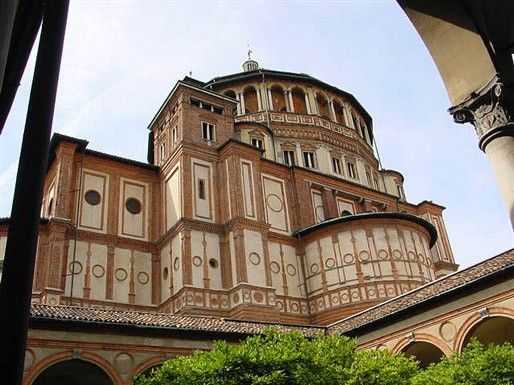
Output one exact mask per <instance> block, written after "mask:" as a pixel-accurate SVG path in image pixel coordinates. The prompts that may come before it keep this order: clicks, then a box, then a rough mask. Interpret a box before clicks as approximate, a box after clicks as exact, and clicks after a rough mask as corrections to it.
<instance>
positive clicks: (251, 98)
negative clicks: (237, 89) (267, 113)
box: [243, 87, 259, 114]
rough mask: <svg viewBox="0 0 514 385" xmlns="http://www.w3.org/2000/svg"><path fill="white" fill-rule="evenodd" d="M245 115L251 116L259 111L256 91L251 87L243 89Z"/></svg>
mask: <svg viewBox="0 0 514 385" xmlns="http://www.w3.org/2000/svg"><path fill="white" fill-rule="evenodd" d="M243 97H244V104H245V111H244V113H245V114H251V113H254V112H258V111H259V104H258V103H257V91H256V90H255V88H253V87H247V88H245V90H244V92H243Z"/></svg>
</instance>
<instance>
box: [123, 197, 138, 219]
mask: <svg viewBox="0 0 514 385" xmlns="http://www.w3.org/2000/svg"><path fill="white" fill-rule="evenodd" d="M125 207H126V208H127V211H128V212H129V213H131V214H134V215H135V214H139V213H140V212H141V202H139V201H138V200H137V199H136V198H129V199H127V201H126V202H125Z"/></svg>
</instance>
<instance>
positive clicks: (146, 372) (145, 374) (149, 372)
mask: <svg viewBox="0 0 514 385" xmlns="http://www.w3.org/2000/svg"><path fill="white" fill-rule="evenodd" d="M161 366H162V363H161V364H157V365H153V366H150V367H149V368H146V369H145V370H143V371H142V372H141V373H138V374H137V375H136V377H135V378H137V377H149V376H151V375H152V373H153V371H154V370H157V369H159V368H160V367H161Z"/></svg>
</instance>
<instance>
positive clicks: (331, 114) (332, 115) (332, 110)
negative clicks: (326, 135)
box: [328, 99, 337, 122]
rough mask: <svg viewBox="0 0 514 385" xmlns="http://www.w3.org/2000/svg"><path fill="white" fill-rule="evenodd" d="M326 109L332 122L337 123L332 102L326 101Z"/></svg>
mask: <svg viewBox="0 0 514 385" xmlns="http://www.w3.org/2000/svg"><path fill="white" fill-rule="evenodd" d="M328 107H329V109H330V116H331V118H332V121H334V122H337V118H336V111H335V109H334V101H333V100H332V99H330V100H329V101H328Z"/></svg>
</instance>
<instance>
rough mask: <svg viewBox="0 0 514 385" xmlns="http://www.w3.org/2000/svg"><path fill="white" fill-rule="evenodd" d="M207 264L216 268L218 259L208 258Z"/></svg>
mask: <svg viewBox="0 0 514 385" xmlns="http://www.w3.org/2000/svg"><path fill="white" fill-rule="evenodd" d="M209 266H210V267H212V268H213V269H216V268H217V267H218V261H217V260H216V259H214V258H211V259H209Z"/></svg>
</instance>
